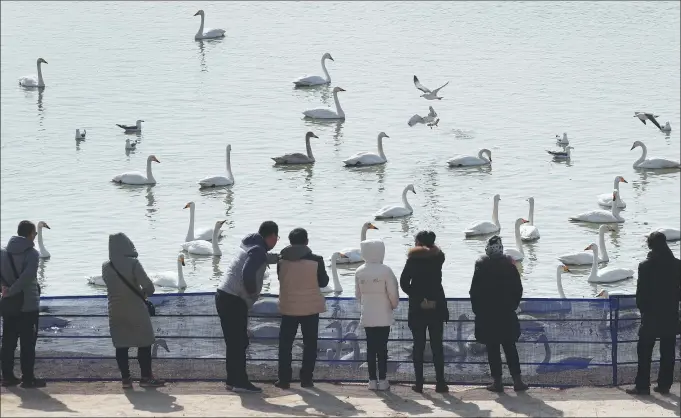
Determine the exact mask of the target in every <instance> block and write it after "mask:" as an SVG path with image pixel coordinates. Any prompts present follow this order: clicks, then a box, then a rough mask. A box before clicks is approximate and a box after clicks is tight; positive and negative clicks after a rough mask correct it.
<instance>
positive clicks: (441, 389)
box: [435, 383, 449, 393]
mask: <svg viewBox="0 0 681 418" xmlns="http://www.w3.org/2000/svg"><path fill="white" fill-rule="evenodd" d="M435 392H437V393H447V392H449V386H447V384H446V383H438V384H436V385H435Z"/></svg>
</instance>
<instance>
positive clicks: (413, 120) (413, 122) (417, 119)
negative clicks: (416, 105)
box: [407, 115, 424, 126]
mask: <svg viewBox="0 0 681 418" xmlns="http://www.w3.org/2000/svg"><path fill="white" fill-rule="evenodd" d="M423 122H424V120H423V118H422V117H421V116H420V115H414V116H412V117H411V118H410V119H409V122H407V125H409V126H414V125H416V124H417V123H423Z"/></svg>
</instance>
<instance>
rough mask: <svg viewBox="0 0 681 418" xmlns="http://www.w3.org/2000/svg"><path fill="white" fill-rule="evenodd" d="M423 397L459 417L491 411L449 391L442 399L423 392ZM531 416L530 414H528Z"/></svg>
mask: <svg viewBox="0 0 681 418" xmlns="http://www.w3.org/2000/svg"><path fill="white" fill-rule="evenodd" d="M423 397H424V398H426V399H428V400H429V401H430V402H432V403H433V406H436V407H438V408H440V409H443V410H445V411H449V412H452V413H454V414H456V415H458V416H461V417H490V416H492V411H491V410H489V409H480V407H479V406H478V405H477V404H475V403H473V402H465V401H463V400H461V399H459V398H457V397H456V396H454V395H452V394H450V393H443V394H442V399H439V398H436V397H433V396H432V395H430V394H427V393H425V392H424V393H423ZM529 416H532V415H529Z"/></svg>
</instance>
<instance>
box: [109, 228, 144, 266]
mask: <svg viewBox="0 0 681 418" xmlns="http://www.w3.org/2000/svg"><path fill="white" fill-rule="evenodd" d="M120 257H132V258H137V250H136V249H135V244H133V243H132V241H130V238H128V236H127V235H125V234H124V233H122V232H119V233H117V234H112V235H109V260H113V259H114V258H120Z"/></svg>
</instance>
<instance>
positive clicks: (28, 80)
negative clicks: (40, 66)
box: [19, 75, 38, 87]
mask: <svg viewBox="0 0 681 418" xmlns="http://www.w3.org/2000/svg"><path fill="white" fill-rule="evenodd" d="M19 84H20V85H22V86H24V87H38V76H35V75H27V76H24V77H21V78H19Z"/></svg>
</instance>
